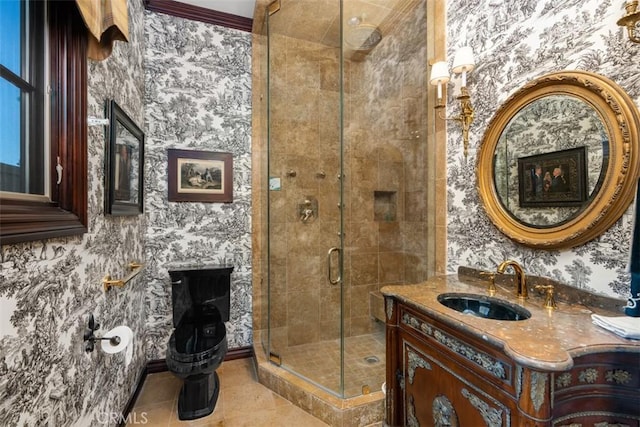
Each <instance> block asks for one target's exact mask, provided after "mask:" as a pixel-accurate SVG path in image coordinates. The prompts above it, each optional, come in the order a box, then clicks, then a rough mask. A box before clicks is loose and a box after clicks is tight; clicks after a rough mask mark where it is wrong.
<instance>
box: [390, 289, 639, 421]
mask: <svg viewBox="0 0 640 427" xmlns="http://www.w3.org/2000/svg"><path fill="white" fill-rule="evenodd" d="M385 299H386V315H387V323H386V325H387V342H386V344H387V397H386V399H387V401H386V404H387V406H386V423H387V425H390V426H461V427H466V426H472V427H476V426H477V427H481V426H491V427H497V426H514V427H520V426H566V427H569V426H571V427H580V426H585V427H586V426H598V427H606V426H609V427H613V426H616V427H622V426H635V427H638V426H640V381H639V377H640V353H638V352H637V350H636V351H633V352H628V351H625V350H624V349H621V351H611V348H609V351H608V352H605V353H589V354H585V355H584V356H577V357H574V359H573V362H574V363H573V367H572V368H571V369H569V370H565V371H557V372H554V371H551V370H549V369H548V368H539V367H536V366H535V361H533V362H531V363H529V364H526V365H525V364H523V363H519V362H517V361H515V360H513V359H512V358H511V357H509V356H507V355H506V354H505V352H504V351H503V350H502V348H501V347H500V346H499V345H498V344H497V343H495V342H490V341H492V340H491V339H489V338H487V337H484V338H483V337H478V336H474V335H472V334H466V333H464V332H463V331H464V329H465V328H464V327H461V328H457V327H452V326H455V325H451V322H450V321H442V320H439V319H437V318H436V317H439V316H437V315H434V316H433V317H432V316H430V315H428V314H427V313H425V312H424V311H422V310H418V309H416V308H415V307H414V306H412V305H411V304H407V303H405V302H403V301H402V300H401V299H397V298H393V297H386V298H385ZM471 321H472V320H471ZM461 326H462V325H461ZM538 338H539V340H540V346H545V345H546V344H545V337H543V336H540V337H538Z"/></svg>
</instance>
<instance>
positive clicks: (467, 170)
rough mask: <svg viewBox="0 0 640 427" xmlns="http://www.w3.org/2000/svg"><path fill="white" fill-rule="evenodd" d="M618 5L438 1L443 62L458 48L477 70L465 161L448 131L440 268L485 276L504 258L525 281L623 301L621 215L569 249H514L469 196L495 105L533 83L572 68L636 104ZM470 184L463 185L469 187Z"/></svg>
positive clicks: (634, 54)
mask: <svg viewBox="0 0 640 427" xmlns="http://www.w3.org/2000/svg"><path fill="white" fill-rule="evenodd" d="M623 3H624V2H622V1H611V0H608V1H604V2H603V1H599V0H587V1H578V0H571V1H566V2H552V1H542V2H541V1H537V0H526V1H518V2H513V1H500V2H496V1H493V0H480V1H478V2H469V1H467V0H454V1H450V2H447V9H448V10H447V28H448V37H447V39H448V43H449V48H448V50H449V55H450V56H452V55H453V53H454V52H455V49H456V47H458V46H461V45H463V44H464V43H465V42H468V43H469V44H470V45H471V46H472V47H473V49H474V51H475V52H476V55H477V58H476V62H477V64H478V67H477V70H475V71H474V72H473V73H472V74H471V76H470V81H471V89H470V91H471V96H472V100H473V101H474V104H475V107H476V118H475V120H474V122H473V124H472V129H471V141H470V146H471V150H470V155H469V158H468V160H466V161H465V160H464V159H463V157H462V152H461V146H460V145H461V144H460V132H459V127H458V126H456V125H455V124H452V125H449V127H448V135H449V138H448V159H447V169H448V214H447V215H448V221H449V225H448V270H449V271H450V272H455V270H456V268H457V267H458V266H459V265H463V266H476V267H481V268H486V269H489V270H493V269H495V268H496V265H497V264H498V263H500V262H501V261H503V260H505V259H507V258H514V259H517V260H519V261H520V262H521V263H522V264H523V265H524V267H525V270H526V271H527V272H529V273H532V274H536V275H541V276H548V277H552V278H554V279H556V280H559V281H561V282H564V283H567V284H570V285H572V286H575V287H577V288H581V289H587V290H590V291H593V292H597V293H601V294H605V295H609V296H612V297H619V298H626V297H628V295H629V280H630V278H629V273H628V272H627V262H628V258H629V251H630V248H629V242H630V239H631V228H632V215H631V210H629V211H628V212H627V214H625V215H624V216H623V218H622V219H621V220H619V221H618V222H617V223H616V224H615V225H613V227H611V229H610V230H609V231H607V232H605V233H604V234H603V235H602V236H601V237H599V238H598V239H595V240H593V241H591V242H589V243H587V244H585V245H582V246H580V247H577V248H573V249H571V250H554V251H540V250H534V249H529V248H526V247H524V246H520V245H516V244H514V243H512V242H511V241H510V240H508V239H507V238H506V237H505V236H504V235H502V234H501V233H500V232H498V231H497V229H496V228H495V227H494V226H493V225H492V224H491V223H490V221H489V220H488V218H487V217H486V215H485V214H484V212H483V211H482V207H481V205H480V200H479V197H478V193H477V189H476V179H475V165H476V152H477V151H476V150H477V147H478V145H479V143H480V141H481V139H482V134H483V132H484V130H485V129H486V126H487V124H488V122H489V120H490V119H491V117H492V116H493V114H494V113H495V111H496V109H497V107H498V106H499V105H500V104H501V103H502V102H504V100H505V99H506V98H507V97H508V96H509V95H510V94H511V93H513V92H514V91H515V90H516V89H517V88H519V87H521V86H522V85H524V84H525V83H526V82H528V81H530V80H532V79H534V78H536V77H539V76H541V75H544V74H547V73H550V72H554V71H560V70H571V69H580V70H586V71H591V72H595V73H598V74H601V75H604V76H606V77H608V78H610V79H611V80H613V81H614V82H616V83H617V84H619V85H620V86H621V87H622V88H623V89H624V90H626V91H627V92H628V93H629V94H630V95H631V97H632V98H633V99H634V100H635V102H636V105H637V104H638V102H639V100H640V80H639V79H638V77H637V76H638V67H637V62H638V57H639V54H640V45H638V44H633V43H631V42H629V40H628V38H627V36H626V34H625V33H624V32H623V30H622V29H621V28H620V27H618V26H617V25H616V20H617V19H618V18H619V17H620V16H622V13H623V9H622V6H623ZM469 177H473V179H469Z"/></svg>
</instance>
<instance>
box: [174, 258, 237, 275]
mask: <svg viewBox="0 0 640 427" xmlns="http://www.w3.org/2000/svg"><path fill="white" fill-rule="evenodd" d="M165 267H166V268H167V270H169V272H174V271H175V272H184V271H205V270H208V271H219V272H220V273H229V274H230V273H231V272H232V271H233V266H232V265H227V264H215V263H206V262H196V261H173V262H169V263H167V264H166V265H165Z"/></svg>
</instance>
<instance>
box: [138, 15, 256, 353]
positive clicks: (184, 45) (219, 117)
mask: <svg viewBox="0 0 640 427" xmlns="http://www.w3.org/2000/svg"><path fill="white" fill-rule="evenodd" d="M145 41H146V43H147V47H146V51H145V71H144V74H145V106H144V109H145V116H146V125H147V126H146V132H147V134H146V141H145V158H146V165H145V167H146V171H147V172H146V174H145V175H146V176H145V178H146V179H145V206H146V209H147V219H148V221H147V223H146V230H145V234H146V249H145V258H146V263H147V268H146V273H147V274H146V280H147V284H146V286H147V287H148V292H147V296H146V301H145V306H146V313H147V319H146V320H147V336H146V344H145V349H146V355H147V359H148V360H156V359H164V358H165V351H166V344H167V341H168V340H169V336H170V334H171V331H172V329H173V323H172V322H173V318H172V306H171V285H170V280H169V274H168V273H167V268H166V267H165V265H166V264H167V263H168V262H180V261H194V260H195V261H197V260H202V261H203V262H205V261H206V262H211V263H215V264H224V263H227V264H230V265H233V266H234V271H233V273H232V275H231V313H230V321H229V322H227V324H226V327H227V339H228V344H229V348H239V347H246V346H250V345H251V344H252V339H253V338H252V316H251V292H252V289H251V234H250V233H251V211H250V208H251V34H249V33H245V32H242V31H238V30H234V29H230V28H224V27H219V26H215V25H210V24H204V23H201V22H195V21H190V20H186V19H182V18H177V17H173V16H169V15H164V14H159V13H154V12H147V13H146V14H145ZM169 148H177V149H183V150H202V151H216V152H228V153H231V154H232V155H233V197H234V200H233V203H229V204H222V203H193V202H179V203H178V202H169V201H168V198H167V164H168V163H167V149H169Z"/></svg>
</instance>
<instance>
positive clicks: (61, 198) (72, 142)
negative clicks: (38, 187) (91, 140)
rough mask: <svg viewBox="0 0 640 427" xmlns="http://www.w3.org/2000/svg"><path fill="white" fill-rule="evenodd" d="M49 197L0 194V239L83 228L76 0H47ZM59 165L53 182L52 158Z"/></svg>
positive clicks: (83, 122)
mask: <svg viewBox="0 0 640 427" xmlns="http://www.w3.org/2000/svg"><path fill="white" fill-rule="evenodd" d="M47 19H48V25H49V59H50V81H49V85H50V87H51V93H50V94H49V96H50V109H51V112H50V123H51V125H50V147H51V148H50V155H49V159H47V160H48V161H49V166H50V167H49V170H50V171H51V172H50V176H49V180H50V183H51V184H50V185H51V191H50V198H51V201H50V202H35V201H27V200H17V199H9V198H4V199H3V198H0V244H1V245H5V244H13V243H19V242H27V241H33V240H42V239H48V238H54V237H63V236H72V235H80V234H84V233H85V232H86V231H87V57H86V51H87V35H86V28H85V26H84V22H83V20H82V17H81V16H80V14H79V12H78V10H77V8H76V6H75V2H67V1H50V2H49V14H48V18H47ZM58 157H59V158H60V164H61V165H62V166H63V168H64V169H63V173H62V180H61V182H60V184H56V181H57V173H56V165H57V159H58Z"/></svg>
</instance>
